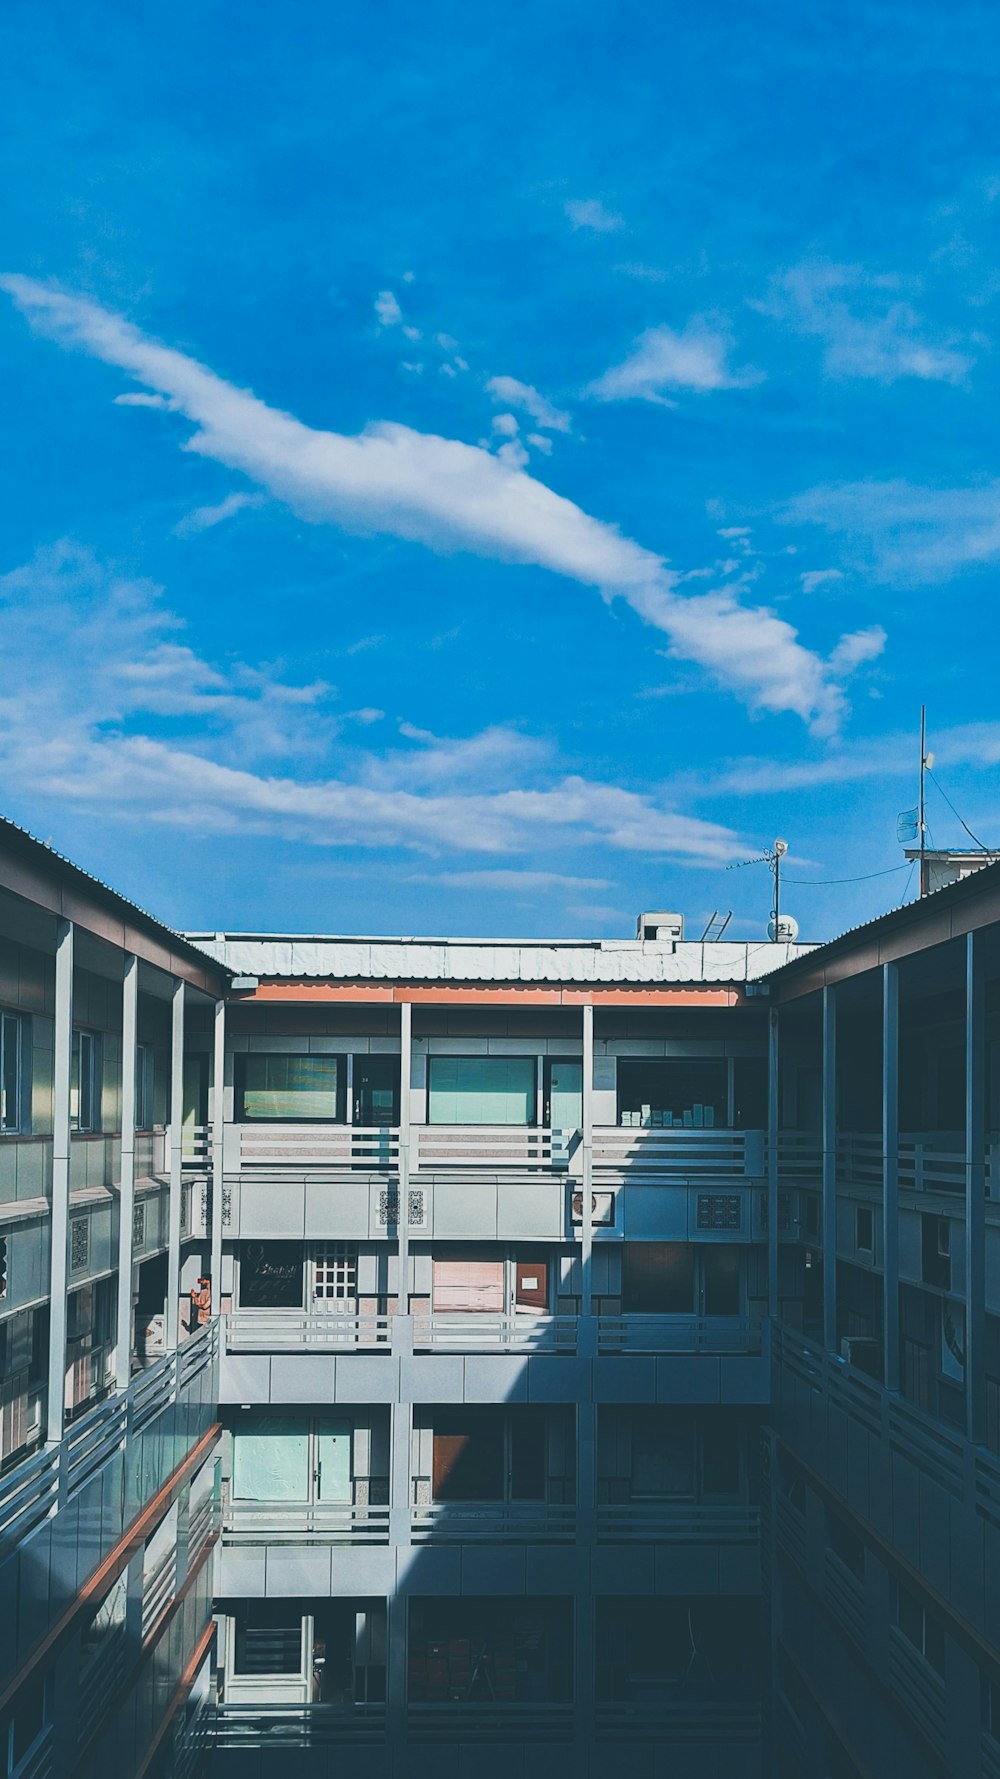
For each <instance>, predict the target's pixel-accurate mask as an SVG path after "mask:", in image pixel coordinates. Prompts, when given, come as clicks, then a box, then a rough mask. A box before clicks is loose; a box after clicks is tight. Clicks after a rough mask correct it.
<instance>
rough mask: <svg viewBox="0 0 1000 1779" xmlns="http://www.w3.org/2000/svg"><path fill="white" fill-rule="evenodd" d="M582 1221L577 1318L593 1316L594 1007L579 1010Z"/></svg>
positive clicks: (590, 1004) (588, 1003)
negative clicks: (580, 1022) (581, 1082)
mask: <svg viewBox="0 0 1000 1779" xmlns="http://www.w3.org/2000/svg"><path fill="white" fill-rule="evenodd" d="M582 1097H583V1104H582V1117H583V1129H582V1131H581V1133H580V1135H581V1140H582V1146H583V1205H582V1210H583V1217H582V1222H581V1227H580V1273H581V1281H580V1314H581V1316H589V1315H591V1314H592V1313H593V1309H592V1300H593V1278H592V1273H593V1248H594V1006H593V1002H592V1001H587V1002H586V1003H585V1004H584V1008H583V1096H582Z"/></svg>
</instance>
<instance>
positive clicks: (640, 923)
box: [635, 909, 684, 945]
mask: <svg viewBox="0 0 1000 1779" xmlns="http://www.w3.org/2000/svg"><path fill="white" fill-rule="evenodd" d="M635 936H636V938H637V939H657V940H659V941H660V943H661V944H663V945H669V944H670V943H671V942H672V943H674V944H676V943H677V941H678V940H679V939H683V937H684V916H683V914H665V913H664V912H663V910H662V909H660V910H654V912H653V913H651V914H640V915H639V918H638V920H637V921H636V923H635Z"/></svg>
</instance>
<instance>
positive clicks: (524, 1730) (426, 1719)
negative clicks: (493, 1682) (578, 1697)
mask: <svg viewBox="0 0 1000 1779" xmlns="http://www.w3.org/2000/svg"><path fill="white" fill-rule="evenodd" d="M573 1719H574V1711H573V1707H572V1705H562V1704H559V1705H546V1704H531V1705H527V1704H509V1705H508V1704H494V1703H492V1702H490V1701H489V1700H486V1701H483V1702H482V1703H479V1702H476V1703H473V1702H472V1701H462V1702H450V1703H448V1704H444V1705H410V1706H409V1707H408V1708H407V1713H406V1734H407V1741H408V1742H417V1743H419V1742H570V1741H572V1739H573Z"/></svg>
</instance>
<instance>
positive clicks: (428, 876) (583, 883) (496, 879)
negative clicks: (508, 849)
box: [407, 870, 614, 896]
mask: <svg viewBox="0 0 1000 1779" xmlns="http://www.w3.org/2000/svg"><path fill="white" fill-rule="evenodd" d="M407 882H408V883H438V884H441V886H442V887H443V888H444V889H455V890H484V891H486V893H487V894H497V895H504V896H506V895H515V896H517V895H524V896H533V895H552V894H557V895H561V894H564V893H567V892H568V893H571V894H578V893H580V892H582V891H584V890H609V889H613V888H614V884H613V883H612V882H611V880H610V879H609V878H607V877H573V876H569V875H567V873H566V872H564V871H513V870H501V871H412V872H410V873H409V875H408V877H407Z"/></svg>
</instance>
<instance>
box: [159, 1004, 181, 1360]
mask: <svg viewBox="0 0 1000 1779" xmlns="http://www.w3.org/2000/svg"><path fill="white" fill-rule="evenodd" d="M167 1141H168V1143H169V1168H170V1173H169V1180H170V1196H169V1199H168V1202H167V1302H166V1312H165V1315H164V1345H165V1347H166V1350H167V1352H168V1353H172V1352H173V1350H174V1348H175V1347H176V1345H177V1333H178V1323H179V1321H180V1295H181V1197H182V1194H183V1190H184V1186H183V1156H184V983H183V981H182V980H181V978H180V977H179V976H175V977H174V987H173V994H172V995H171V998H170V1130H169V1132H168V1137H167Z"/></svg>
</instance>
